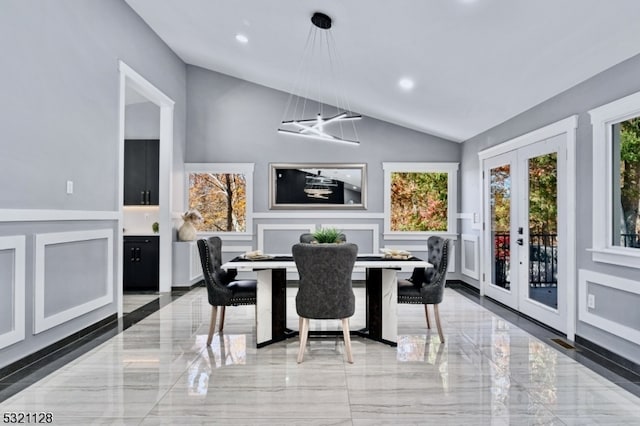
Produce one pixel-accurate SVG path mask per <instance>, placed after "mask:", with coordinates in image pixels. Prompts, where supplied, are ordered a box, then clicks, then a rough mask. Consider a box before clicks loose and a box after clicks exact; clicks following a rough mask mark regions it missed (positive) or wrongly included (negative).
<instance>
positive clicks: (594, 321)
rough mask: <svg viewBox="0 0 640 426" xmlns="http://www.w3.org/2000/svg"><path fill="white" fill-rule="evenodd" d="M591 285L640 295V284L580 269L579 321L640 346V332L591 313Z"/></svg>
mask: <svg viewBox="0 0 640 426" xmlns="http://www.w3.org/2000/svg"><path fill="white" fill-rule="evenodd" d="M589 283H592V284H597V285H600V286H603V287H611V288H615V289H617V290H621V291H625V292H628V293H632V294H640V282H639V281H633V280H628V279H625V278H619V277H616V276H613V275H607V274H602V273H599V272H594V271H588V270H586V269H580V270H579V271H578V294H579V297H578V319H579V320H580V321H583V322H586V323H587V324H591V325H593V326H595V327H598V328H600V329H602V330H606V331H607V332H608V333H611V334H615V335H616V336H618V337H621V338H623V339H626V340H628V341H630V342H633V343H635V344H636V345H640V330H638V329H637V328H633V327H628V326H626V325H624V324H620V323H618V322H615V321H611V320H610V319H607V318H603V317H601V316H600V315H597V314H596V313H594V312H590V311H589V309H588V307H587V294H588V291H589V289H588V287H589V286H588V284H589ZM596 307H597V305H596Z"/></svg>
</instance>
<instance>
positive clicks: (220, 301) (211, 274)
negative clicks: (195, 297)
mask: <svg viewBox="0 0 640 426" xmlns="http://www.w3.org/2000/svg"><path fill="white" fill-rule="evenodd" d="M197 244H198V252H199V253H200V264H201V265H202V275H203V277H204V283H205V285H206V287H207V295H208V296H209V304H210V305H213V306H227V305H228V304H229V303H230V301H231V296H232V294H233V293H232V291H231V290H230V289H228V288H226V284H225V279H226V273H225V271H224V270H223V269H222V268H221V266H222V256H221V255H222V241H221V240H220V237H210V238H209V239H200V240H198V243H197ZM216 265H217V266H216Z"/></svg>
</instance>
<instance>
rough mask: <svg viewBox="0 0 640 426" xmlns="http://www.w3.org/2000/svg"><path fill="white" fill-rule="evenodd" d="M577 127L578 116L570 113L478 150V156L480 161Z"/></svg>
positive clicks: (568, 131)
mask: <svg viewBox="0 0 640 426" xmlns="http://www.w3.org/2000/svg"><path fill="white" fill-rule="evenodd" d="M577 127H578V116H577V115H572V116H570V117H567V118H565V119H562V120H559V121H556V122H555V123H551V124H549V125H547V126H544V127H541V128H539V129H536V130H533V131H531V132H529V133H525V134H524V135H520V136H517V137H515V138H513V139H510V140H508V141H506V142H502V143H500V144H498V145H494V146H491V147H489V148H487V149H484V150H482V151H480V152H478V157H479V158H480V161H482V160H484V159H485V158H490V157H495V156H496V155H500V154H504V153H505V152H509V151H514V150H516V149H518V148H522V147H525V146H527V145H529V144H531V143H532V141H534V142H537V141H542V140H545V139H549V138H552V137H554V136H558V135H561V134H563V133H570V132H571V131H572V130H575V129H576V128H577ZM480 173H482V170H480Z"/></svg>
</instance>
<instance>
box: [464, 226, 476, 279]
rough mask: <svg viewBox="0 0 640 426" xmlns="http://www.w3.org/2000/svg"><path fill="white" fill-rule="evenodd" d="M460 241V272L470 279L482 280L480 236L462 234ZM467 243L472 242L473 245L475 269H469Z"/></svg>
mask: <svg viewBox="0 0 640 426" xmlns="http://www.w3.org/2000/svg"><path fill="white" fill-rule="evenodd" d="M460 241H461V242H460V253H461V255H460V256H461V258H462V260H461V264H460V272H461V273H462V274H463V275H466V276H468V277H469V278H473V279H474V280H477V279H479V278H480V266H479V263H480V261H479V258H480V256H479V247H478V236H477V235H472V234H462V235H461V238H460ZM465 242H470V243H472V244H473V269H469V268H467V254H466V253H467V251H466V250H465Z"/></svg>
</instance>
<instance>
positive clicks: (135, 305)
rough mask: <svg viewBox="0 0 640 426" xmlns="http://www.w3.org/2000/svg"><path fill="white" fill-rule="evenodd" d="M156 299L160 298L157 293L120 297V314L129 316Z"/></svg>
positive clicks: (129, 294)
mask: <svg viewBox="0 0 640 426" xmlns="http://www.w3.org/2000/svg"><path fill="white" fill-rule="evenodd" d="M158 297H160V295H159V294H158V293H151V294H150V293H140V294H138V293H125V294H124V295H123V296H122V313H123V314H129V313H131V312H133V311H135V310H136V309H139V308H141V307H142V306H144V305H146V304H147V303H149V302H153V301H154V300H156V299H157V298H158Z"/></svg>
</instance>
